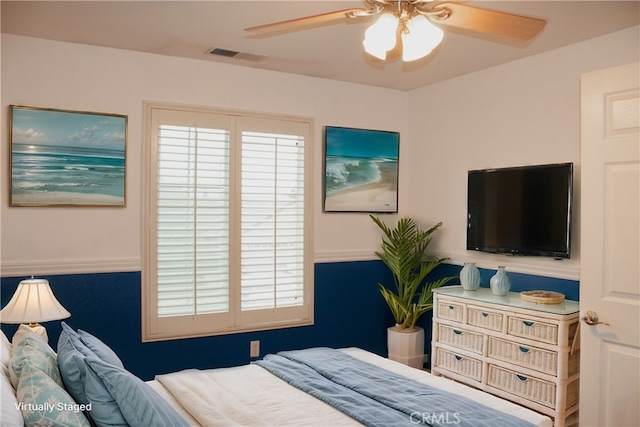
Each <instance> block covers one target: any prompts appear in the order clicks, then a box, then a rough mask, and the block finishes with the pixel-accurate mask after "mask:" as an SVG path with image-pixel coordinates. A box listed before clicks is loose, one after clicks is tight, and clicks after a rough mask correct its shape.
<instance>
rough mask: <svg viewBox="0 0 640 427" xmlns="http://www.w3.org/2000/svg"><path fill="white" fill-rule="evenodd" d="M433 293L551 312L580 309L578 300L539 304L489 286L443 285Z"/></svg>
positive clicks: (563, 312)
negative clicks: (470, 288) (498, 293)
mask: <svg viewBox="0 0 640 427" xmlns="http://www.w3.org/2000/svg"><path fill="white" fill-rule="evenodd" d="M433 292H434V293H437V294H440V295H447V296H451V297H458V298H464V299H468V300H471V301H480V302H485V303H492V304H499V305H504V306H509V307H518V308H524V309H528V310H535V311H542V312H545V313H553V314H561V315H564V314H574V313H578V312H579V311H580V303H579V302H578V301H573V300H568V299H565V300H564V301H563V302H561V303H560V304H539V303H535V302H529V301H524V300H523V299H521V298H520V293H519V292H509V293H508V294H507V295H505V296H503V297H499V296H496V295H493V293H492V292H491V289H489V288H479V289H478V290H475V291H465V290H464V289H462V286H445V287H442V288H437V289H434V290H433Z"/></svg>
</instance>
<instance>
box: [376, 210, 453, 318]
mask: <svg viewBox="0 0 640 427" xmlns="http://www.w3.org/2000/svg"><path fill="white" fill-rule="evenodd" d="M369 216H370V217H371V219H372V220H373V221H374V222H375V223H376V224H377V225H378V227H379V228H380V229H381V230H382V232H383V236H382V252H376V253H375V254H376V255H377V256H378V258H380V259H381V260H382V262H384V263H385V265H386V266H387V267H388V268H389V270H391V273H392V274H393V279H394V282H395V287H396V292H395V293H394V292H393V290H391V289H389V288H388V287H386V286H385V285H383V284H382V283H378V286H380V292H381V293H382V296H383V297H384V299H385V301H386V302H387V304H388V305H389V308H390V309H391V313H392V314H393V317H394V319H395V321H396V325H397V329H399V330H403V329H409V330H411V329H414V328H415V325H416V322H417V321H418V319H419V318H420V316H422V315H423V314H424V313H426V312H428V311H429V310H431V309H432V308H433V292H432V291H433V289H435V288H439V287H440V286H443V285H445V284H446V283H447V282H449V281H450V280H451V279H452V278H453V277H443V278H440V279H438V280H435V281H432V282H426V283H424V284H423V282H424V280H425V278H426V277H427V275H428V274H429V273H431V271H433V269H434V268H436V267H437V266H438V265H440V264H442V262H443V261H445V260H446V258H441V259H440V258H436V257H434V256H429V255H427V253H426V250H427V247H428V246H429V243H431V234H432V233H433V232H434V231H436V230H437V229H438V228H440V227H441V226H442V222H439V223H438V224H436V225H434V226H433V227H431V228H430V229H428V230H421V229H420V228H419V227H418V226H417V224H416V222H415V221H414V220H413V219H412V218H408V217H407V218H400V219H399V220H398V223H397V225H396V227H395V228H394V229H391V228H389V227H388V226H387V225H386V224H385V223H384V222H382V221H381V220H380V219H379V218H377V217H375V216H374V215H369Z"/></svg>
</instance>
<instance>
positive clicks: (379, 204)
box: [324, 127, 399, 212]
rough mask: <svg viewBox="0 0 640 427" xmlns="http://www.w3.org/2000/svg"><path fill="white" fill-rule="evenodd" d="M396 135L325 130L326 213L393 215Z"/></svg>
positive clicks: (395, 187) (395, 198)
mask: <svg viewBox="0 0 640 427" xmlns="http://www.w3.org/2000/svg"><path fill="white" fill-rule="evenodd" d="M398 149H399V135H398V133H397V132H388V131H375V130H366V129H353V128H339V127H327V128H325V198H324V210H325V211H326V212H397V196H398Z"/></svg>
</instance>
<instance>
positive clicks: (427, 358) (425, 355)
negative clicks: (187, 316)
mask: <svg viewBox="0 0 640 427" xmlns="http://www.w3.org/2000/svg"><path fill="white" fill-rule="evenodd" d="M422 363H423V364H425V365H426V364H427V363H429V355H428V354H424V355H423V359H422Z"/></svg>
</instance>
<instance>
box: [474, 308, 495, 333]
mask: <svg viewBox="0 0 640 427" xmlns="http://www.w3.org/2000/svg"><path fill="white" fill-rule="evenodd" d="M503 322H504V315H503V314H502V313H496V312H493V311H488V310H483V309H482V308H480V307H468V308H467V323H468V324H469V325H474V326H480V327H482V328H486V329H491V330H493V331H501V330H502V324H503Z"/></svg>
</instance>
